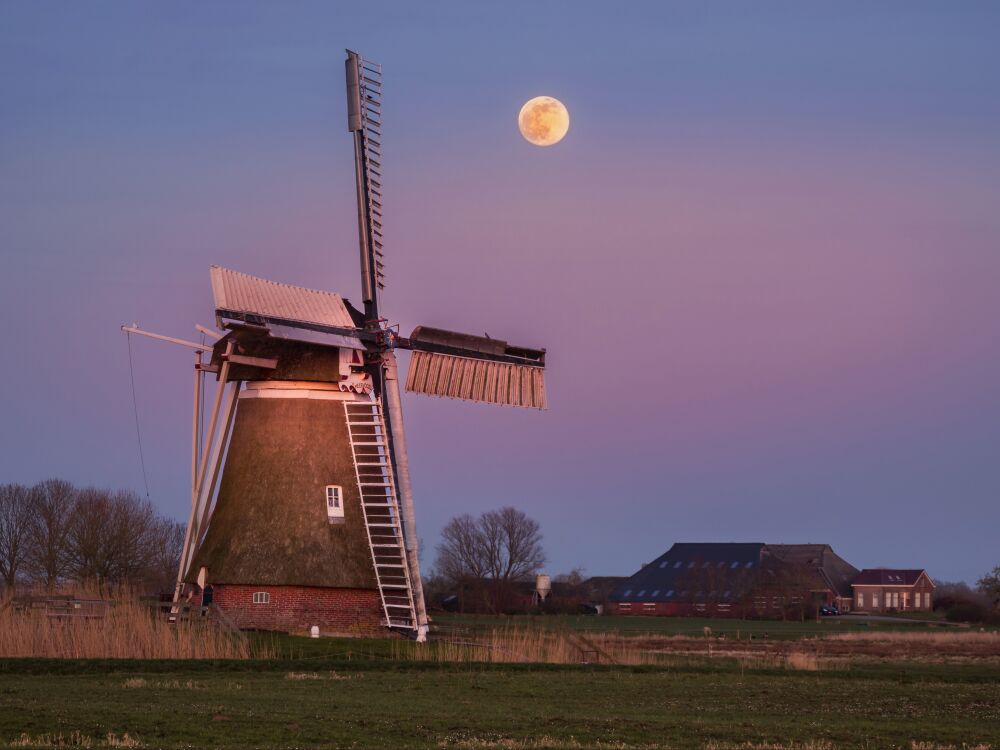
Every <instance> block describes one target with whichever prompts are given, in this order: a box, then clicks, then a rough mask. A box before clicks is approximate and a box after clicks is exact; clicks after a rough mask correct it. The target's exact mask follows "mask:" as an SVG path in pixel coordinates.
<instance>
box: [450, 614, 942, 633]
mask: <svg viewBox="0 0 1000 750" xmlns="http://www.w3.org/2000/svg"><path fill="white" fill-rule="evenodd" d="M928 619H935V620H937V621H935V622H933V624H927V623H925V622H919V621H914V620H913V619H912V618H905V617H899V618H891V619H888V618H887V619H885V620H874V619H873V620H869V619H867V618H862V617H855V616H851V615H846V616H841V617H824V618H821V619H820V621H819V622H816V621H815V620H807V621H805V622H800V621H781V620H734V619H720V618H714V619H710V618H705V617H641V616H616V615H602V616H599V617H595V616H586V615H579V616H575V615H555V616H543V617H526V616H512V617H510V616H491V615H458V614H435V615H434V621H435V623H436V624H437V625H439V626H440V627H441V628H442V629H443V630H449V629H469V628H471V629H482V628H493V627H505V626H509V625H521V626H523V625H531V626H533V627H542V628H560V627H567V628H571V629H573V630H579V631H583V632H587V631H593V632H603V633H607V632H615V633H621V634H622V635H634V634H646V633H652V634H657V635H701V634H702V633H703V631H704V628H706V627H709V628H711V629H712V630H713V632H715V633H726V634H727V635H728V636H729V637H734V636H736V635H737V634H739V635H741V636H749V635H754V636H755V637H763V636H764V635H765V634H767V637H768V638H776V639H797V638H812V637H815V636H817V635H825V634H830V633H845V632H851V631H861V632H873V631H883V630H903V631H907V632H912V631H913V630H915V629H933V630H937V629H943V628H949V627H954V626H953V625H950V624H948V623H943V622H941V621H940V620H939V619H937V618H928Z"/></svg>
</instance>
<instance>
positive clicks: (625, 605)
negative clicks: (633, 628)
mask: <svg viewBox="0 0 1000 750" xmlns="http://www.w3.org/2000/svg"><path fill="white" fill-rule="evenodd" d="M618 609H632V605H631V604H629V603H628V602H622V603H621V604H619V605H618Z"/></svg>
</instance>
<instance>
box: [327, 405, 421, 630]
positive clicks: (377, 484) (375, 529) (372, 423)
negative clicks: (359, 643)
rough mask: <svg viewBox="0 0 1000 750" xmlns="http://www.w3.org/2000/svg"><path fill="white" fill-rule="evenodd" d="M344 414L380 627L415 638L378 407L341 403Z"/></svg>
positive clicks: (414, 619) (403, 551) (393, 485)
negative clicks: (379, 607) (382, 617)
mask: <svg viewBox="0 0 1000 750" xmlns="http://www.w3.org/2000/svg"><path fill="white" fill-rule="evenodd" d="M344 411H345V413H346V416H347V428H348V432H349V434H350V437H351V450H352V451H353V452H354V472H355V476H357V479H358V492H359V493H360V494H361V511H362V514H363V516H364V519H365V529H366V531H367V533H368V546H369V548H370V549H371V553H372V563H373V564H374V567H375V580H376V582H377V584H378V590H379V595H380V596H381V597H382V611H383V613H384V614H385V620H384V621H383V624H384V625H386V626H387V627H389V628H398V629H400V630H406V631H411V632H414V633H415V632H416V630H417V613H416V609H415V608H414V605H413V587H412V585H411V584H410V569H409V567H408V566H407V564H406V549H405V545H404V539H403V528H402V525H401V524H400V517H399V503H398V501H397V499H396V483H395V480H394V478H393V473H392V465H391V462H390V457H389V455H390V454H389V445H388V436H387V435H386V432H385V423H384V421H383V419H382V406H381V404H380V402H378V401H375V400H372V401H369V402H366V401H345V402H344Z"/></svg>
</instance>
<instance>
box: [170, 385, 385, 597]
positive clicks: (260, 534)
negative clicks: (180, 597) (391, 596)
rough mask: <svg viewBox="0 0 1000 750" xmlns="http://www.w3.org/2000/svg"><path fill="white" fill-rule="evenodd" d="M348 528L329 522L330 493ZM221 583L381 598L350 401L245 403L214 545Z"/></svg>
mask: <svg viewBox="0 0 1000 750" xmlns="http://www.w3.org/2000/svg"><path fill="white" fill-rule="evenodd" d="M330 484H339V485H341V486H342V488H343V496H344V507H345V519H344V523H343V524H340V525H331V524H330V523H329V522H328V521H327V514H326V500H325V487H326V485H330ZM201 566H205V567H207V568H208V581H209V582H211V583H241V584H260V585H301V586H332V587H345V588H375V575H374V571H373V568H372V560H371V552H370V550H369V548H368V543H367V537H366V533H365V528H364V521H363V518H362V515H361V506H360V499H359V495H358V486H357V480H356V477H355V473H354V459H353V456H352V454H351V447H350V443H349V439H348V435H347V424H346V419H345V416H344V406H343V402H341V401H327V400H314V399H274V398H259V399H241V400H240V403H239V407H238V409H237V413H236V422H235V424H234V426H233V436H232V441H231V443H230V447H229V453H228V456H227V460H226V465H225V468H224V471H223V475H222V481H221V485H220V489H219V498H218V503H217V507H216V510H215V512H214V515H213V518H212V522H211V524H210V526H209V529H208V533H207V534H206V537H205V541H204V543H203V544H202V546H201V547H200V549H199V550H198V551H197V553H196V555H195V558H194V562H193V564H192V566H191V569H190V571H189V575H188V580H190V581H193V580H195V579H196V577H197V575H198V570H199V568H200V567H201Z"/></svg>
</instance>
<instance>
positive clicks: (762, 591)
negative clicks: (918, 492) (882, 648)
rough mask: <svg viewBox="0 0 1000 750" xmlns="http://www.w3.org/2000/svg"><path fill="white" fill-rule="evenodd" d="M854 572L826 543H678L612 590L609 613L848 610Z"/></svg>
mask: <svg viewBox="0 0 1000 750" xmlns="http://www.w3.org/2000/svg"><path fill="white" fill-rule="evenodd" d="M857 574H858V570H857V568H855V567H854V566H853V565H851V564H850V563H848V562H847V561H845V560H844V559H843V558H841V557H839V556H838V555H837V554H836V553H835V552H834V551H833V549H832V548H831V547H830V546H829V545H827V544H763V543H704V544H691V543H678V544H674V545H673V546H672V547H671V548H670V549H669V550H668V551H667V552H666V553H664V554H663V555H662V556H660V557H658V558H656V559H655V560H654V561H653V562H651V563H649V564H647V565H644V566H643V567H642V569H641V570H639V572H637V573H636V574H635V575H633V576H632V577H631V578H628V579H627V580H626V581H625V582H624V583H622V584H620V585H619V586H618V587H617V588H615V590H614V591H613V592H612V593H611V595H610V597H609V611H610V612H611V613H614V614H633V615H674V616H691V615H704V616H712V617H771V618H779V617H806V616H809V615H811V614H813V613H814V612H815V609H816V607H817V606H819V605H822V604H828V605H830V604H836V605H838V606H839V607H841V609H842V610H846V609H849V608H850V605H851V602H852V600H853V591H852V589H851V582H852V581H853V580H854V579H855V577H856V576H857Z"/></svg>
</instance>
